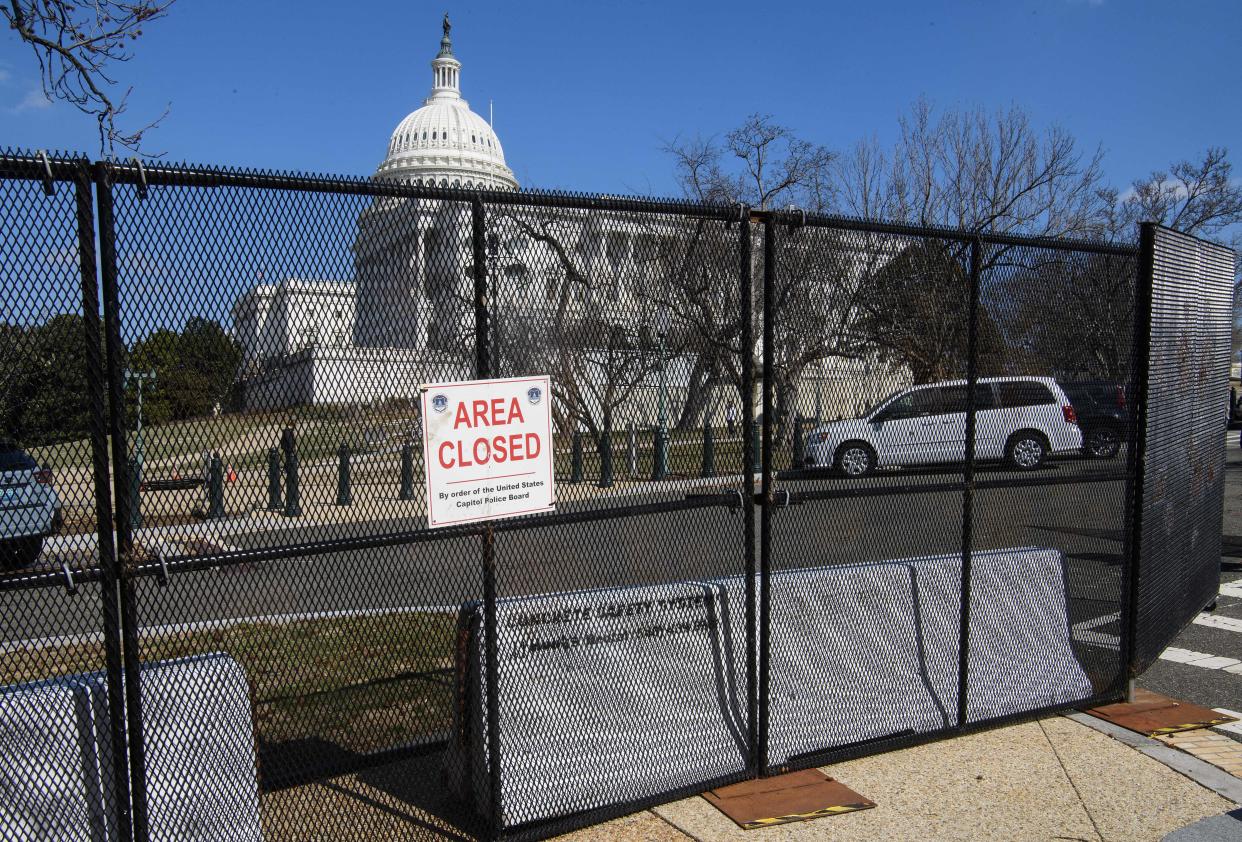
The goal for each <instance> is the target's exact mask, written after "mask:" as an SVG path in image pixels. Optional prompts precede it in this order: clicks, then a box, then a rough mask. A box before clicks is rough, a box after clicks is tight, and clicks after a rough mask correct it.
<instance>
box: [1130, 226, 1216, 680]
mask: <svg viewBox="0 0 1242 842" xmlns="http://www.w3.org/2000/svg"><path fill="white" fill-rule="evenodd" d="M1141 245H1142V252H1141V253H1142V255H1143V258H1144V264H1143V270H1142V271H1143V272H1144V275H1145V276H1146V277H1145V278H1144V283H1145V284H1146V285H1148V289H1149V290H1150V312H1149V322H1150V333H1149V335H1148V336H1146V337H1144V339H1145V340H1146V343H1145V345H1144V347H1143V348H1142V351H1143V352H1145V353H1144V357H1145V359H1144V361H1143V362H1144V364H1145V366H1146V372H1147V378H1146V394H1145V396H1144V403H1143V405H1144V407H1145V410H1146V411H1145V414H1144V416H1143V426H1142V429H1141V430H1140V435H1141V436H1142V439H1141V441H1142V446H1143V453H1142V456H1143V458H1142V460H1141V463H1140V467H1139V470H1140V472H1141V473H1140V481H1141V483H1142V485H1141V488H1142V500H1141V509H1140V511H1139V513H1138V514H1139V517H1140V518H1141V520H1140V527H1139V528H1140V538H1139V547H1138V550H1139V555H1138V558H1137V566H1136V588H1137V592H1136V596H1135V616H1134V623H1135V629H1134V634H1135V641H1134V644H1135V645H1134V653H1133V661H1132V663H1131V668H1132V670H1133V672H1134V673H1136V674H1137V673H1138V672H1142V671H1143V670H1144V669H1146V668H1147V667H1148V666H1150V665H1151V664H1152V663H1153V662H1154V661H1155V659H1156V658H1157V657H1158V656H1159V655H1160V652H1161V651H1163V649H1164V647H1165V646H1167V645H1168V644H1169V641H1171V640H1172V639H1173V638H1174V637H1175V636H1176V635H1177V634H1178V633H1179V632H1180V631H1181V629H1182V628H1184V627H1185V626H1186V624H1187V623H1189V622H1190V621H1191V620H1192V619H1194V617H1195V615H1196V614H1197V613H1198V612H1199V611H1201V610H1203V608H1204V607H1205V606H1207V605H1208V604H1209V603H1211V602H1213V601H1214V600H1215V597H1216V592H1217V590H1218V588H1219V585H1220V544H1221V517H1222V506H1223V495H1224V481H1225V477H1224V468H1225V438H1224V431H1225V427H1226V424H1227V420H1228V413H1229V393H1228V382H1229V360H1230V355H1231V347H1232V339H1231V331H1230V319H1231V313H1232V302H1233V293H1234V288H1233V283H1234V259H1235V258H1234V253H1233V251H1232V250H1230V249H1228V248H1225V247H1224V246H1220V245H1217V244H1214V243H1209V242H1205V241H1203V240H1199V239H1197V238H1195V237H1190V236H1187V235H1185V234H1179V233H1177V232H1175V231H1171V230H1168V229H1165V228H1157V227H1155V226H1145V227H1144V230H1143V240H1142V244H1141Z"/></svg>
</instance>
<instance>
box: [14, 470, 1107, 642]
mask: <svg viewBox="0 0 1242 842" xmlns="http://www.w3.org/2000/svg"><path fill="white" fill-rule="evenodd" d="M1123 459H1124V455H1122V456H1119V457H1118V458H1117V459H1114V460H1107V461H1091V460H1079V459H1071V460H1062V461H1057V462H1053V463H1051V464H1050V465H1048V466H1047V467H1046V468H1045V469H1043V470H1041V471H1039V472H1037V473H1036V474H1034V475H1026V476H1028V477H1031V476H1033V477H1034V478H1037V479H1060V478H1076V479H1082V478H1087V477H1089V476H1092V475H1099V474H1101V473H1107V472H1115V471H1120V470H1121V469H1122V468H1123V462H1122V460H1123ZM1015 476H1017V475H1015V474H1013V473H1012V472H1008V471H1004V470H1001V469H999V468H988V469H983V470H981V471H980V473H979V476H978V479H980V480H981V481H984V482H988V481H993V480H1002V481H1003V480H1007V479H1011V478H1013V477H1015ZM958 479H960V474H958V473H956V472H953V471H950V470H922V471H894V472H886V473H884V474H883V475H879V476H876V477H873V478H869V479H866V480H861V481H859V480H846V479H842V478H832V479H815V480H805V479H802V480H797V481H793V480H791V481H782V482H780V483H779V485H780V486H781V487H784V488H792V489H795V490H801V491H808V490H809V491H815V490H819V491H834V492H843V491H856V490H859V489H870V490H872V491H880V490H884V489H888V490H894V489H895V488H896V487H904V488H906V489H907V493H900V494H883V495H879V496H862V497H849V498H844V499H842V498H837V499H823V500H810V501H807V502H805V503H802V504H799V505H793V506H790V507H788V508H779V509H777V510H776V511H775V512H774V513H773V533H772V534H773V539H772V540H773V553H772V555H773V563H774V565H776V566H777V567H807V566H821V565H827V564H840V563H849V562H860V561H884V560H890V559H898V558H907V557H914V556H926V555H938V554H948V553H954V552H956V551H957V550H958V548H959V547H960V545H961V535H962V497H963V495H962V492H961V491H960V490H951V489H948V490H946V489H943V488H941V487H940V486H942V485H943V484H945V483H952V482H954V481H955V480H958ZM1123 485H1124V483H1122V482H1121V481H1108V482H1083V483H1081V484H1078V483H1075V484H1061V485H1038V486H1033V487H1016V488H996V489H981V490H979V491H978V492H976V495H975V504H974V538H975V547H976V548H977V549H981V550H982V549H999V548H1011V547H1028V546H1035V547H1053V548H1056V549H1059V550H1061V551H1062V553H1063V554H1064V555H1065V557H1066V559H1067V591H1068V594H1069V597H1070V621H1071V622H1072V623H1080V622H1083V621H1088V620H1090V619H1092V618H1095V617H1098V616H1101V615H1104V614H1107V613H1108V612H1110V611H1115V610H1117V602H1118V599H1119V593H1120V576H1119V570H1120V567H1119V563H1120V555H1121V551H1122V545H1121V538H1122V494H1123ZM666 487H667V488H669V490H668V491H654V490H653V489H654V488H655V486H639V488H638V491H639V492H640V493H638V494H631V495H630V496H628V497H622V498H605V497H600V496H594V497H589V498H587V497H584V498H582V499H579V500H577V501H571V502H570V503H568V504H566V505H563V506H562V507H561V508H562V510H572V509H574V508H583V507H589V506H601V505H616V504H617V503H618V501H622V502H627V503H644V502H652V501H655V500H659V499H682V498H683V497H684V496H685V494H686V493H687V492H695V491H697V492H701V491H703V490H704V489H703V486H702V484H701V483H695V484H691V483H690V482H685V483H680V484H679V483H670V484H668V486H666ZM910 489H916V491H914V492H910ZM917 489H922V490H917ZM564 492H565V493H563V494H562V499H565V498H566V497H569V498H572V497H573V492H574V488H566V489H564ZM411 526H412V525H411V524H409V523H406V522H396V521H394V522H387V523H385V522H379V523H375V522H372V523H366V524H353V525H352V527H351V528H353V529H355V530H357V529H365V530H367V531H373V532H385V531H393V530H399V529H409V528H411ZM340 529H341V526H340V525H339V524H335V525H324V526H323V527H322V530H323V532H322V534H321V535H317V533H316V531H315V530H316V527H315V526H314V525H308V524H306V523H304V522H301V523H297V524H296V525H294V526H290V527H286V528H278V529H271V528H267V529H263V530H256V531H251V532H237V533H235V534H231V535H230V536H228V539H227V540H228V541H229V543H230V544H231V545H232V546H234V547H238V548H243V549H262V548H265V547H272V546H278V545H280V544H285V543H302V542H305V541H307V540H310V539H314V538H315V537H328V536H330V535H337V534H339V533H340ZM756 533H758V529H756ZM495 546H496V568H497V571H498V573H497V575H498V589H499V593H500V595H501V596H516V595H525V594H538V593H548V592H556V591H567V590H576V589H583V588H596V587H611V586H621V585H632V584H652V583H659V582H675V581H681V580H687V579H690V580H694V579H704V578H718V577H721V576H728V575H733V574H738V573H741V572H743V570H744V569H745V568H744V565H745V556H744V523H743V520H742V515H741V513H740V512H739V511H738V510H736V509H729V508H726V507H723V506H720V507H713V508H708V509H696V510H691V511H680V512H663V513H659V514H651V515H643V516H639V517H627V518H620V519H610V520H600V521H593V522H589V523H583V524H576V525H564V526H557V527H548V528H540V529H529V530H520V531H512V532H510V531H505V532H498V533H497V537H496V545H495ZM480 559H481V540H480V539H479V538H478V537H464V538H454V539H448V540H437V541H434V542H426V543H413V544H405V545H399V546H393V547H381V548H375V549H367V550H354V551H338V552H330V553H325V554H319V555H311V556H307V557H303V558H294V559H284V560H273V561H264V562H252V563H244V564H237V565H231V566H228V567H222V568H218V569H212V570H205V571H193V572H175V573H173V574H172V576H171V578H170V580H169V582H168V584H166V585H164V584H160V583H159V582H158V581H157V580H156V579H155V578H145V579H141V580H139V582H138V583H137V584H136V586H135V593H136V597H137V605H138V615H139V618H140V622H141V624H142V626H144V627H148V628H149V627H168V626H178V625H184V624H200V623H212V622H221V621H224V622H227V621H230V620H236V619H241V618H258V617H273V616H290V615H296V616H306V615H316V614H323V613H334V612H364V611H375V612H379V611H388V610H394V609H410V608H418V607H433V608H440V609H443V610H454V609H455V607H456V606H459V605H461V604H462V603H463V602H466V601H470V600H476V599H480V598H481V596H482V575H481V569H482V567H481V560H480ZM99 618H100V607H99V601H98V598H97V593H96V589H95V586H93V585H83V586H82V587H81V589H80V591H79V593H78V594H76V595H73V596H70V595H68V594H66V592H65V590H64V589H63V588H60V587H56V588H45V589H40V590H27V591H18V592H5V593H0V639H2V640H10V641H12V640H29V639H39V638H49V637H59V636H76V635H89V634H92V633H95V632H97V631H98V629H99V627H100V620H99Z"/></svg>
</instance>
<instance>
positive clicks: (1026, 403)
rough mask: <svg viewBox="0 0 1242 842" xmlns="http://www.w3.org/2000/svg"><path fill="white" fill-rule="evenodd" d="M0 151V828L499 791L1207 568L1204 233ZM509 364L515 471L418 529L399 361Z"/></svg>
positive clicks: (696, 766) (972, 679) (818, 759)
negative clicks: (898, 217)
mask: <svg viewBox="0 0 1242 842" xmlns="http://www.w3.org/2000/svg"><path fill="white" fill-rule="evenodd" d="M0 199H2V200H3V203H2V206H3V208H4V210H3V218H2V227H3V237H2V238H0V267H3V271H4V274H5V279H4V281H5V283H4V286H3V292H0V300H2V301H3V305H4V313H5V317H4V324H3V325H0V331H2V333H0V341H2V342H3V349H2V350H0V377H3V378H4V380H3V382H4V384H5V389H4V398H3V400H4V401H5V403H4V404H3V406H2V407H0V412H2V417H3V425H4V439H5V441H4V451H3V454H0V459H4V460H6V461H5V462H4V463H3V464H0V470H3V471H4V472H5V473H3V474H0V478H2V479H3V482H4V485H3V486H0V490H3V491H4V493H5V495H6V496H5V497H4V498H2V499H3V501H4V506H3V508H0V530H6V531H3V532H0V546H2V547H3V553H4V561H5V565H6V568H7V569H6V571H5V572H3V573H2V574H0V600H3V602H4V610H3V614H2V616H3V617H4V619H3V621H2V622H3V624H4V625H3V638H2V639H3V647H4V650H3V654H2V655H0V670H2V675H0V679H2V683H3V684H5V685H6V687H5V688H4V691H3V694H0V699H2V700H3V707H0V730H2V731H3V733H4V735H5V739H4V740H0V745H3V746H6V748H4V749H2V750H3V751H5V752H7V753H6V755H5V757H4V758H3V760H0V763H3V764H4V766H5V768H6V769H7V770H10V774H9V775H8V777H7V780H9V781H11V786H12V788H13V792H12V793H11V795H12V797H11V798H10V799H9V801H10V804H11V805H12V806H10V807H8V808H6V809H7V810H8V812H7V813H5V818H4V819H3V820H0V837H2V838H14V839H16V838H28V837H29V836H31V835H32V834H33V835H34V836H39V837H46V836H55V835H56V834H58V833H78V834H79V835H89V836H90V838H99V839H126V840H128V839H131V838H132V839H136V840H148V839H172V838H225V837H227V838H245V839H260V838H262V839H300V838H319V837H327V836H332V837H338V838H358V839H364V838H365V839H374V838H383V837H385V836H387V835H392V836H397V835H400V836H402V837H403V838H404V837H407V836H411V835H413V836H423V835H425V836H428V837H439V836H448V837H450V838H462V837H489V836H506V837H514V838H535V837H544V836H547V835H550V834H552V833H555V832H562V831H565V830H568V829H571V828H573V827H578V826H581V825H583V824H587V823H590V822H594V821H598V820H602V819H604V818H607V817H610V816H615V815H621V814H623V813H626V812H630V811H632V810H634V809H637V808H639V807H641V806H644V805H649V804H654V803H658V802H661V801H665V800H668V799H670V798H673V797H676V796H678V795H680V794H689V793H694V792H699V791H702V790H704V789H706V788H710V787H712V786H715V785H718V784H721V783H726V782H731V781H736V780H741V779H745V778H748V777H753V776H756V775H767V774H773V773H777V772H780V771H784V770H789V769H794V768H800V767H806V766H810V765H816V764H823V763H826V762H832V761H835V760H838V759H842V758H845V757H848V756H853V755H858V754H862V753H867V752H874V751H881V750H884V749H887V748H891V747H895V746H899V745H905V744H909V743H911V742H915V741H919V740H924V739H929V738H933V737H936V736H940V735H944V734H951V733H957V732H960V731H962V730H964V729H969V728H974V727H982V726H987V725H991V724H995V723H997V722H1003V721H1008V720H1010V719H1013V718H1015V717H1021V716H1030V715H1034V714H1037V713H1039V712H1042V711H1049V710H1057V709H1063V708H1067V707H1072V706H1076V705H1081V704H1085V703H1088V702H1092V701H1100V700H1105V699H1114V698H1117V697H1118V696H1119V695H1120V694H1121V693H1123V692H1124V690H1125V686H1126V682H1127V680H1128V678H1129V677H1130V676H1131V675H1132V674H1133V672H1134V671H1136V670H1139V669H1141V668H1143V667H1144V666H1145V665H1146V664H1147V663H1149V662H1150V659H1151V658H1152V657H1154V655H1155V654H1156V653H1158V652H1159V650H1160V649H1161V648H1162V647H1163V646H1164V645H1165V644H1167V641H1168V640H1169V639H1171V637H1172V636H1173V635H1174V634H1176V632H1177V631H1178V630H1179V629H1180V627H1181V625H1182V624H1184V623H1185V622H1187V621H1189V619H1191V618H1192V617H1193V615H1194V612H1196V611H1197V610H1199V608H1201V607H1202V606H1203V604H1205V603H1206V602H1207V601H1209V597H1210V593H1209V590H1210V589H1209V588H1208V587H1207V585H1208V584H1210V583H1211V581H1212V580H1213V577H1214V576H1215V575H1216V573H1215V571H1216V570H1217V569H1218V568H1215V567H1214V566H1213V565H1215V563H1216V557H1217V555H1218V552H1217V550H1216V549H1213V548H1214V546H1215V545H1214V544H1213V543H1212V542H1213V540H1218V536H1219V519H1220V506H1221V484H1220V478H1221V468H1222V465H1223V457H1222V454H1221V451H1220V448H1221V447H1222V446H1223V437H1222V436H1223V430H1222V429H1220V428H1219V427H1213V424H1215V423H1216V422H1217V421H1219V420H1221V418H1223V416H1224V409H1225V406H1226V401H1225V397H1224V396H1225V393H1226V389H1227V381H1226V377H1225V373H1224V369H1223V368H1221V366H1222V365H1224V361H1225V360H1227V357H1228V341H1227V338H1226V339H1221V336H1224V337H1227V336H1228V330H1227V328H1228V318H1229V296H1228V289H1229V287H1228V283H1229V279H1230V278H1231V270H1229V267H1228V266H1226V265H1225V257H1224V256H1223V255H1224V254H1226V253H1227V252H1224V251H1223V250H1217V248H1216V247H1213V246H1210V245H1208V244H1204V243H1201V242H1200V241H1195V240H1191V239H1189V238H1181V237H1180V236H1177V235H1173V234H1171V233H1169V232H1164V231H1162V230H1161V231H1157V230H1156V229H1151V230H1149V231H1147V232H1145V234H1144V239H1143V241H1142V244H1141V245H1142V248H1141V249H1139V250H1136V249H1135V248H1133V247H1130V246H1116V245H1109V244H1100V243H1081V242H1069V241H1048V240H1032V239H1023V238H1013V237H999V236H990V235H987V234H982V233H976V232H962V231H949V230H936V229H914V228H906V227H901V226H892V225H885V224H878V223H871V222H861V221H857V220H849V219H841V218H827V217H825V218H815V217H809V216H806V215H803V214H801V213H799V212H792V213H791V212H769V211H757V210H754V209H751V208H746V207H713V206H700V205H692V204H687V203H683V202H656V201H648V200H636V199H620V198H610V197H591V196H572V195H551V194H540V193H521V192H517V193H476V192H467V191H452V190H437V189H434V188H423V187H415V186H411V185H406V184H397V183H391V182H383V181H377V180H351V179H339V178H311V177H305V176H299V175H289V174H278V173H258V172H250V171H232V170H220V169H210V168H195V167H185V166H164V165H159V166H146V165H138V164H136V163H135V164H132V165H128V164H117V163H98V164H90V163H89V162H87V161H85V160H82V159H77V158H70V157H64V156H45V155H29V154H10V155H7V156H4V157H2V158H0ZM1161 244H1164V245H1163V246H1161ZM1189 252H1194V254H1193V255H1189V256H1188V254H1189ZM1192 258H1193V259H1192ZM1153 267H1154V269H1153ZM1186 273H1195V274H1193V277H1194V278H1195V279H1196V281H1197V283H1199V284H1200V285H1201V286H1202V288H1203V289H1205V290H1209V291H1210V295H1203V296H1200V297H1197V298H1195V297H1193V295H1197V293H1191V292H1190V291H1189V290H1187V289H1186V287H1185V286H1184V285H1183V284H1182V283H1181V281H1180V280H1179V278H1180V277H1181V276H1182V275H1184V274H1186ZM1153 278H1154V279H1155V289H1156V290H1157V292H1158V293H1159V294H1157V295H1156V296H1155V297H1154V298H1153V294H1152V289H1153ZM1187 301H1193V302H1195V303H1194V307H1193V308H1188V307H1181V303H1182V302H1187ZM1202 330H1207V332H1208V334H1210V336H1211V338H1212V344H1211V346H1210V348H1209V347H1207V346H1205V345H1202V344H1199V345H1194V351H1193V353H1191V354H1190V355H1189V356H1187V353H1182V352H1180V351H1179V350H1178V349H1182V350H1183V351H1184V349H1186V348H1189V347H1190V346H1191V344H1193V343H1192V342H1191V340H1192V339H1193V337H1192V336H1191V334H1190V333H1188V331H1202ZM1179 353H1181V356H1178V354H1179ZM1174 361H1176V362H1174ZM1149 372H1150V375H1149ZM1166 372H1167V373H1166ZM528 374H540V375H545V374H546V375H549V376H550V377H551V382H552V387H553V396H552V397H553V419H554V425H555V430H554V436H553V439H554V442H555V454H554V457H555V469H556V475H557V483H558V485H557V511H556V512H555V513H554V514H547V515H539V516H528V517H522V518H516V519H512V520H505V521H496V522H492V523H483V524H475V525H472V526H466V527H458V528H450V529H444V530H429V529H427V528H426V525H427V521H426V501H425V492H426V489H425V487H424V480H423V465H422V460H423V454H422V452H421V426H420V425H421V419H420V417H419V414H418V411H417V408H416V401H417V398H418V395H419V389H420V387H421V386H423V385H425V384H428V383H432V382H443V381H451V380H460V379H471V378H475V377H490V376H506V377H508V376H521V375H528ZM1179 413H1180V414H1179ZM1218 416H1219V417H1218ZM1185 418H1190V419H1192V421H1193V424H1192V426H1193V430H1194V432H1193V440H1194V442H1195V445H1194V448H1193V454H1194V458H1193V460H1192V462H1193V465H1187V466H1185V470H1182V469H1181V468H1179V467H1178V464H1177V462H1176V456H1177V454H1176V448H1175V447H1173V446H1172V444H1173V442H1174V441H1176V440H1178V438H1179V437H1180V436H1182V435H1184V434H1185V429H1186V424H1185V423H1184V419H1185ZM1183 452H1184V451H1183ZM1189 500H1193V501H1194V504H1193V505H1194V507H1195V508H1194V511H1195V512H1196V515H1195V517H1194V519H1193V523H1194V528H1195V529H1196V530H1197V532H1196V533H1195V535H1194V536H1193V538H1192V540H1193V542H1195V543H1194V546H1195V547H1196V548H1197V549H1196V552H1195V554H1194V559H1193V561H1188V562H1185V563H1184V564H1183V562H1182V561H1181V560H1180V559H1181V556H1179V555H1178V553H1177V552H1175V551H1174V547H1176V546H1180V545H1184V544H1185V542H1186V540H1187V538H1188V533H1187V530H1188V529H1189V528H1190V527H1187V526H1186V523H1185V522H1184V521H1180V520H1172V519H1169V518H1168V517H1163V516H1162V515H1161V512H1165V513H1167V512H1169V511H1171V510H1172V507H1173V506H1179V507H1180V506H1184V505H1187V503H1185V502H1183V501H1189ZM1162 517H1163V520H1161V518H1162ZM1213 518H1214V520H1213ZM1157 523H1158V526H1156V525H1154V524H1157ZM1153 530H1158V531H1153ZM1212 530H1215V531H1214V535H1215V536H1216V538H1213V537H1212V534H1210V533H1212ZM1186 576H1188V577H1190V578H1191V579H1193V582H1194V587H1193V589H1189V590H1186V591H1184V592H1181V591H1178V590H1177V589H1176V588H1170V587H1168V583H1169V582H1170V581H1173V580H1179V581H1180V580H1181V579H1182V578H1183V577H1186ZM83 828H85V830H84V829H83Z"/></svg>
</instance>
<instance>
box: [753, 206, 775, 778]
mask: <svg viewBox="0 0 1242 842" xmlns="http://www.w3.org/2000/svg"><path fill="white" fill-rule="evenodd" d="M775 311H776V219H775V218H774V216H773V215H772V214H769V215H768V216H767V217H766V218H765V219H764V221H763V424H762V441H761V448H760V450H761V459H760V463H761V467H762V471H763V473H762V485H761V490H760V498H761V500H762V502H761V504H760V506H761V508H760V510H759V750H760V752H761V754H760V760H761V766H760V769H761V771H762V772H763V773H764V774H767V773H768V717H769V715H770V711H769V706H768V694H769V692H770V690H769V686H770V685H769V673H770V670H771V663H772V658H771V651H770V650H771V646H772V614H771V602H772V593H771V591H772V588H771V578H772V570H771V567H772V492H773V489H772V419H773V412H772V410H773V405H772V404H773V397H774V395H773V390H772V379H773V378H772V370H773V368H774V358H773V350H772V349H773V346H774V345H775V344H776V339H775V336H774V333H775V331H774V322H775V321H776V319H775V316H776V312H775ZM753 426H754V424H753V422H752V427H753ZM755 429H756V430H758V429H759V428H758V427H755Z"/></svg>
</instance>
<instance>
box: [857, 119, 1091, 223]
mask: <svg viewBox="0 0 1242 842" xmlns="http://www.w3.org/2000/svg"><path fill="white" fill-rule="evenodd" d="M899 122H900V127H901V134H900V138H899V139H898V141H897V144H896V148H895V149H894V150H893V155H892V157H891V159H890V160H889V162H888V168H887V171H888V177H887V185H886V188H887V191H888V195H887V197H886V201H885V203H884V204H882V205H881V206H880V207H881V209H882V210H883V211H885V212H886V213H889V214H892V215H893V216H894V217H895V218H896V219H897V220H899V221H903V222H911V223H915V224H918V225H944V226H949V227H953V228H964V229H966V230H971V231H982V232H987V233H1001V234H1009V233H1022V234H1030V235H1035V236H1046V237H1064V236H1073V235H1080V234H1084V233H1087V232H1088V231H1089V230H1090V229H1091V226H1092V222H1093V220H1094V214H1095V211H1096V208H1097V202H1098V191H1099V187H1100V178H1101V173H1100V164H1101V161H1102V159H1103V152H1102V151H1101V150H1099V149H1097V150H1096V151H1095V153H1094V154H1092V155H1090V156H1084V155H1083V154H1082V153H1081V152H1079V151H1078V148H1077V144H1076V143H1075V141H1074V138H1073V137H1072V136H1071V135H1070V134H1069V133H1068V132H1066V131H1065V130H1064V129H1061V128H1059V127H1056V126H1054V127H1052V128H1050V129H1048V130H1046V131H1044V132H1039V131H1037V130H1036V129H1035V128H1034V127H1033V126H1032V125H1031V121H1030V117H1029V116H1028V115H1027V114H1026V112H1025V111H1023V110H1022V109H1021V108H1018V107H1017V106H1014V107H1011V108H1009V109H1008V110H1005V111H998V112H995V113H989V112H988V111H985V110H984V109H982V108H975V109H972V110H967V111H958V110H953V109H950V110H946V111H944V112H943V113H940V114H937V113H936V109H935V108H934V106H933V105H932V104H931V103H930V102H929V101H928V100H926V99H920V100H918V101H917V102H915V104H914V106H913V107H912V108H911V110H910V113H909V114H907V115H905V116H903V117H902V118H901V119H900V121H899ZM853 187H854V189H855V190H857V189H858V188H859V183H858V181H857V179H856V180H855V183H854V184H853ZM877 189H878V188H876V187H872V191H873V192H875V191H876V190H877ZM853 201H855V202H858V201H859V199H857V198H854V199H853Z"/></svg>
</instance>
